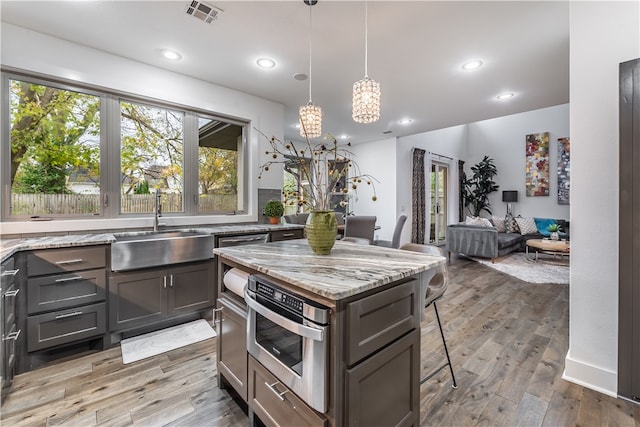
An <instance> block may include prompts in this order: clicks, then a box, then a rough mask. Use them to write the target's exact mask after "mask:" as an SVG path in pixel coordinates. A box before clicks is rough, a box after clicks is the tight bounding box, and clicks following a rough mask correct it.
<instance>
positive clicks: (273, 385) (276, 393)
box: [264, 381, 289, 402]
mask: <svg viewBox="0 0 640 427" xmlns="http://www.w3.org/2000/svg"><path fill="white" fill-rule="evenodd" d="M276 384H278V381H276V382H275V383H273V384H269V383H268V382H266V381H265V382H264V385H266V386H267V388H268V389H269V390H271V391H272V392H273V394H275V395H276V396H277V397H278V399H280V400H281V401H283V402H284V395H285V394H287V393H289V390H285V391H283V392H282V393H280V392H279V391H278V389H277V388H276Z"/></svg>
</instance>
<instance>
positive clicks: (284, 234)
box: [271, 228, 304, 242]
mask: <svg viewBox="0 0 640 427" xmlns="http://www.w3.org/2000/svg"><path fill="white" fill-rule="evenodd" d="M303 237H304V229H302V228H300V229H294V230H278V231H272V232H271V241H272V242H279V241H282V240H291V239H302V238H303Z"/></svg>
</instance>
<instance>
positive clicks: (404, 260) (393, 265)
mask: <svg viewBox="0 0 640 427" xmlns="http://www.w3.org/2000/svg"><path fill="white" fill-rule="evenodd" d="M213 251H214V253H215V254H218V255H220V256H222V257H223V258H226V259H228V260H230V261H233V262H234V263H236V264H238V265H240V266H245V267H247V268H250V269H252V270H254V271H257V272H259V273H261V274H264V275H267V276H269V277H272V278H274V279H277V280H281V281H283V282H285V283H287V284H289V285H292V286H294V287H297V288H300V289H303V290H306V291H308V292H311V293H313V294H316V295H319V296H322V297H325V298H327V299H329V300H333V301H338V300H342V299H346V298H349V297H352V296H355V295H358V294H361V293H362V292H366V291H369V290H372V289H376V288H379V287H381V286H384V285H387V284H389V283H393V282H397V281H399V280H401V279H404V278H407V277H411V276H414V275H417V274H419V273H422V272H425V271H427V270H431V269H433V268H437V267H438V266H440V265H443V264H445V263H446V258H445V257H440V256H430V255H426V254H422V253H417V252H411V251H402V250H399V249H390V248H382V247H379V246H366V245H364V246H363V245H354V244H350V243H343V242H339V241H337V242H336V243H335V246H334V248H333V250H332V252H331V254H330V255H315V254H313V253H312V252H311V250H310V248H309V246H308V243H307V241H306V240H305V239H299V240H288V241H286V242H272V243H264V244H256V245H250V246H238V247H228V248H216V249H214V250H213Z"/></svg>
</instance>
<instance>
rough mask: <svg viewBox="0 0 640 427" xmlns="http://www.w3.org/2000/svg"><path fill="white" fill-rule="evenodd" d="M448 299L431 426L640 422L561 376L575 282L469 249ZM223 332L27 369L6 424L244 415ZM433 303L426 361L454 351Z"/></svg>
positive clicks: (428, 414)
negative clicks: (135, 357) (225, 383)
mask: <svg viewBox="0 0 640 427" xmlns="http://www.w3.org/2000/svg"><path fill="white" fill-rule="evenodd" d="M450 276H451V281H450V286H449V289H448V291H447V294H446V295H445V297H444V299H443V300H442V301H440V302H439V303H438V308H439V311H440V315H441V318H442V319H443V322H444V325H445V334H446V337H447V343H448V345H449V348H450V352H451V356H452V361H453V365H454V369H455V374H456V378H457V380H458V386H459V387H458V389H455V390H454V389H452V388H451V387H450V385H451V377H450V375H449V372H448V371H447V370H442V371H441V372H440V373H439V374H437V375H436V376H434V377H433V378H432V379H430V380H429V381H427V382H425V383H424V384H423V385H422V388H421V397H422V401H421V413H420V423H421V425H423V426H541V425H545V426H573V425H575V426H640V405H637V404H634V403H630V402H627V401H625V400H622V399H614V398H611V397H608V396H605V395H603V394H600V393H597V392H594V391H592V390H589V389H587V388H584V387H580V386H578V385H575V384H573V383H570V382H567V381H564V380H562V379H561V375H562V371H563V369H564V357H565V355H566V352H567V348H568V310H569V307H568V295H569V287H568V286H566V285H533V284H529V283H525V282H521V281H519V280H517V279H513V278H511V277H509V276H506V275H503V274H501V273H498V272H496V271H494V270H491V269H489V268H487V267H484V266H482V265H480V264H478V263H475V262H473V261H468V260H466V259H464V258H460V259H457V260H454V262H453V264H452V265H451V267H450ZM215 352H216V344H215V340H207V341H203V342H200V343H198V344H194V345H192V346H189V347H185V348H181V349H178V350H174V351H172V352H169V353H165V354H162V355H159V356H156V357H154V358H150V359H146V360H143V361H140V362H137V363H133V364H129V365H123V364H122V359H121V354H120V348H119V347H115V348H112V349H109V350H107V351H103V352H100V353H94V354H89V355H86V356H83V357H79V358H76V359H74V360H68V361H61V362H58V363H56V364H52V365H50V366H47V367H44V368H41V369H38V370H35V371H31V372H28V373H25V374H22V375H18V376H17V377H16V379H15V383H14V387H13V391H12V393H11V394H10V395H9V396H8V397H7V398H6V399H5V400H4V401H3V402H2V407H1V409H0V410H1V411H2V416H1V424H2V426H45V425H50V426H54V425H60V426H92V425H101V426H127V425H139V426H188V427H193V426H245V425H247V424H248V420H247V416H246V414H245V413H244V412H243V411H242V410H241V409H240V407H239V406H238V405H237V404H236V403H235V401H234V400H233V399H232V398H231V397H230V396H229V394H228V393H227V392H226V391H225V390H220V389H219V388H218V383H217V379H216V366H215ZM443 357H444V354H443V352H442V344H441V341H440V336H439V333H438V330H437V324H436V323H435V316H434V311H433V308H429V309H428V311H427V316H426V318H425V321H424V322H423V325H422V366H423V370H424V373H425V374H426V373H428V371H430V368H431V367H433V366H439V365H440V364H441V362H442V360H443Z"/></svg>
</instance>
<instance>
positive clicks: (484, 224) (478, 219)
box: [465, 216, 493, 227]
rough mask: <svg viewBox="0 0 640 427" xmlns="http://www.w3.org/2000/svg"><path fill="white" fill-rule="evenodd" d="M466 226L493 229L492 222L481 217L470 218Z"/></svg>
mask: <svg viewBox="0 0 640 427" xmlns="http://www.w3.org/2000/svg"><path fill="white" fill-rule="evenodd" d="M465 224H467V225H479V226H480V227H493V224H491V221H489V220H488V219H487V218H481V217H479V216H468V217H467V219H466V221H465Z"/></svg>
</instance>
